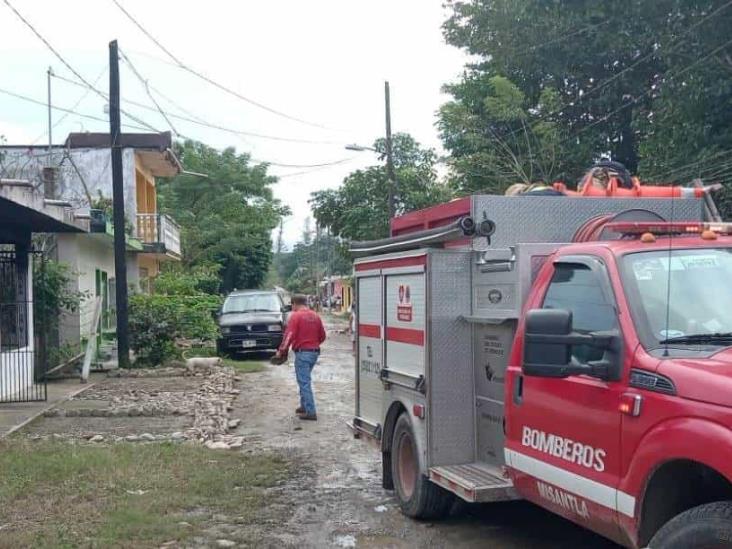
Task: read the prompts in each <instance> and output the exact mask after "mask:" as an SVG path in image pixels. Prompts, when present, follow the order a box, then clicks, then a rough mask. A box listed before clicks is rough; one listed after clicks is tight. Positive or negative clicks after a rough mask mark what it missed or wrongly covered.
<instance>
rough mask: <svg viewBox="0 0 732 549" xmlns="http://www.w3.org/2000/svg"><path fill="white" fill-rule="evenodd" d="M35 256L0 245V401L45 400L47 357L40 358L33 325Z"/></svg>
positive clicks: (31, 253) (36, 254)
mask: <svg viewBox="0 0 732 549" xmlns="http://www.w3.org/2000/svg"><path fill="white" fill-rule="evenodd" d="M33 258H37V259H38V260H40V261H42V260H43V257H42V255H41V254H38V253H35V252H30V253H29V252H27V251H25V250H22V249H21V250H18V249H16V248H14V247H12V246H3V247H2V248H0V403H8V402H33V401H42V400H46V399H47V396H48V391H47V387H46V372H45V367H44V365H43V364H44V363H45V360H38V359H37V353H36V341H35V339H36V338H35V337H34V335H35V330H34V329H33V328H34V326H33V264H32V261H33Z"/></svg>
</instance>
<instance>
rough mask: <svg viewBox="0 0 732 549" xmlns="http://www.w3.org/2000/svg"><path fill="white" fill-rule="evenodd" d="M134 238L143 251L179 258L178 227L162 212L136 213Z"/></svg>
mask: <svg viewBox="0 0 732 549" xmlns="http://www.w3.org/2000/svg"><path fill="white" fill-rule="evenodd" d="M135 238H137V239H139V240H140V241H141V242H142V244H143V246H144V248H145V251H147V252H151V253H158V254H165V255H167V256H170V257H174V258H180V256H181V250H180V227H179V226H178V224H177V223H176V222H175V221H173V219H172V218H170V217H169V216H167V215H164V214H137V227H136V229H135Z"/></svg>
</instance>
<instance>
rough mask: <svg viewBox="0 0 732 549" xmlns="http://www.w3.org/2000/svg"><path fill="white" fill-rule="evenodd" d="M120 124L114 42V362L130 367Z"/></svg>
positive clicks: (111, 103)
mask: <svg viewBox="0 0 732 549" xmlns="http://www.w3.org/2000/svg"><path fill="white" fill-rule="evenodd" d="M121 127H122V121H121V120H120V112H119V54H118V52H117V41H116V40H112V41H111V42H110V43H109V129H110V141H111V149H112V150H111V154H112V207H113V209H114V276H115V279H116V282H115V293H116V296H115V297H116V299H117V360H118V361H119V367H120V368H129V367H130V343H129V337H128V331H127V329H128V315H127V258H126V256H125V246H126V241H125V197H124V179H123V175H122V149H121V147H120V145H119V138H120V134H121Z"/></svg>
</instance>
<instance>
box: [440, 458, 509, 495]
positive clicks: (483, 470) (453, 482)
mask: <svg viewBox="0 0 732 549" xmlns="http://www.w3.org/2000/svg"><path fill="white" fill-rule="evenodd" d="M430 480H431V481H432V482H434V483H435V484H437V485H438V486H441V487H442V488H444V489H446V490H449V491H450V492H453V493H454V494H456V495H458V496H460V498H462V499H464V500H465V501H469V502H471V503H478V502H494V501H512V500H517V499H521V498H520V497H519V496H518V494H517V493H516V491H515V490H514V487H513V483H512V482H511V481H510V479H508V478H506V477H505V476H504V474H503V472H502V471H501V469H500V468H497V467H493V466H491V465H488V464H487V463H466V464H463V465H446V466H441V467H431V468H430Z"/></svg>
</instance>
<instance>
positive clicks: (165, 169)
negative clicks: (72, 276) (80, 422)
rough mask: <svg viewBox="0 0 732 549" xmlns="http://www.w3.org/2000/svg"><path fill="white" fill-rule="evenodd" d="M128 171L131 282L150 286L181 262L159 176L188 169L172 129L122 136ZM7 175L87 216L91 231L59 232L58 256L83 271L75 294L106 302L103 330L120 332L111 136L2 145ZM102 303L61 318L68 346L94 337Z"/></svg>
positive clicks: (1, 171)
mask: <svg viewBox="0 0 732 549" xmlns="http://www.w3.org/2000/svg"><path fill="white" fill-rule="evenodd" d="M120 145H121V147H122V172H123V182H124V195H125V217H126V220H127V223H126V225H127V226H126V230H127V232H128V235H127V280H128V284H129V285H130V286H131V287H132V288H133V289H136V290H140V291H146V290H148V289H149V281H150V280H151V279H152V278H154V277H155V276H157V274H158V272H159V271H160V268H161V264H162V263H163V262H166V261H180V259H181V243H180V228H179V227H178V225H177V223H176V222H175V221H174V220H173V219H172V218H171V217H169V216H167V215H164V214H161V213H159V211H158V206H157V203H158V201H157V192H156V178H158V177H172V176H174V175H176V174H178V173H179V172H180V171H181V166H180V163H179V162H178V159H177V158H176V156H175V154H174V153H173V151H172V140H171V135H170V133H169V132H166V133H160V134H156V133H153V134H123V135H122V136H121V138H120ZM0 157H2V159H1V160H0V175H2V176H4V177H18V178H24V179H28V180H31V181H33V182H34V184H35V185H36V186H37V187H38V188H39V190H40V189H42V191H43V193H44V195H45V196H46V197H47V198H53V199H57V200H63V201H68V202H69V203H71V204H72V205H73V206H74V207H76V208H78V209H79V210H78V211H80V212H82V213H81V214H80V215H83V216H85V217H86V218H87V219H88V222H89V226H90V232H89V233H88V234H60V235H58V236H57V237H56V247H55V251H54V258H55V259H57V260H58V261H60V262H63V263H66V264H68V265H69V266H70V267H71V268H72V270H73V271H74V272H76V273H78V277H77V278H76V281H75V286H74V289H75V290H78V291H81V292H85V293H86V294H87V295H88V296H90V297H99V298H100V299H101V302H102V315H101V322H102V328H103V329H109V330H112V329H114V311H115V303H114V296H115V274H114V272H115V271H114V239H113V228H112V224H111V222H112V219H111V217H112V215H111V199H112V163H111V152H110V137H109V134H106V133H72V134H70V135H69V136H68V138H67V139H66V141H65V143H64V144H63V145H56V146H53V147H52V148H51V150H50V152H49V149H48V147H40V146H28V145H6V146H3V147H0ZM95 303H96V300H95V299H88V300H86V301H85V302H84V304H83V305H82V307H81V310H80V311H79V312H78V313H74V314H66V315H64V316H63V318H62V319H61V320H60V328H59V332H60V333H59V336H60V339H61V342H65V343H78V342H80V341H81V340H82V339H83V338H85V337H87V336H88V335H89V334H90V333H93V332H94V331H95V330H93V329H92V328H93V327H92V326H91V323H92V318H93V316H94V310H93V309H94V304H95Z"/></svg>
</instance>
